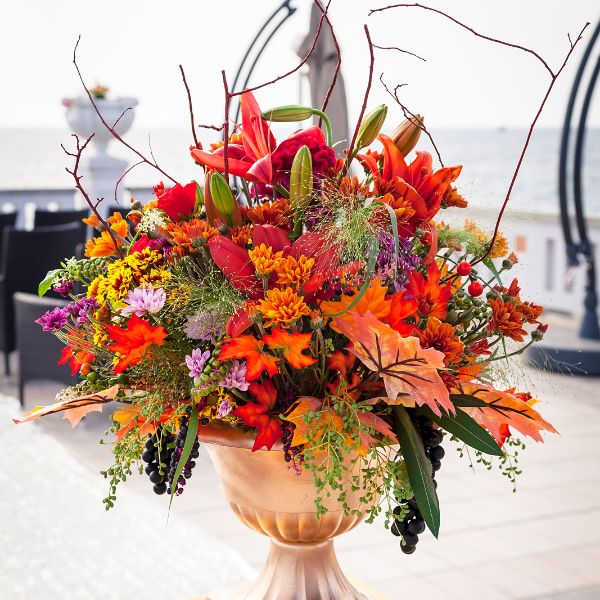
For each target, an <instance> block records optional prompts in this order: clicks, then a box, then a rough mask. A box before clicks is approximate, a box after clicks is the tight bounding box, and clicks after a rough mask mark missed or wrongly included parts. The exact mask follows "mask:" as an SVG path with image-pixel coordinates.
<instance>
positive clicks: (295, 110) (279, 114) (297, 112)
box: [260, 104, 313, 123]
mask: <svg viewBox="0 0 600 600" xmlns="http://www.w3.org/2000/svg"><path fill="white" fill-rule="evenodd" d="M260 116H261V117H262V118H263V119H264V120H265V121H273V123H290V122H291V123H294V122H297V121H306V119H310V118H311V117H312V116H313V109H312V108H311V107H310V106H298V105H296V104H288V105H286V106H278V107H277V108H271V109H270V110H266V111H265V112H264V113H262V114H261V115H260Z"/></svg>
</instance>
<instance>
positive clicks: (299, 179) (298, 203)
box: [290, 146, 313, 236]
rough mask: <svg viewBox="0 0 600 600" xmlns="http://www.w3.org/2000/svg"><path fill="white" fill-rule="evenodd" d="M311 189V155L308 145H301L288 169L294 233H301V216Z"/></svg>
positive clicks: (308, 200)
mask: <svg viewBox="0 0 600 600" xmlns="http://www.w3.org/2000/svg"><path fill="white" fill-rule="evenodd" d="M312 189H313V172H312V156H311V155H310V150H309V149H308V146H302V147H301V148H300V149H299V150H298V152H296V156H294V161H293V162H292V169H291V171H290V208H291V209H292V211H293V212H294V233H295V234H296V235H297V236H299V235H300V234H301V233H302V217H303V215H304V211H305V210H306V207H307V206H308V203H309V202H310V196H311V194H312Z"/></svg>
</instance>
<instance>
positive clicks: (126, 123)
mask: <svg viewBox="0 0 600 600" xmlns="http://www.w3.org/2000/svg"><path fill="white" fill-rule="evenodd" d="M94 102H95V103H96V106H97V107H98V110H99V111H100V114H101V115H102V117H103V119H104V120H105V121H106V122H107V123H108V124H109V125H110V126H111V127H112V126H113V125H114V124H115V123H116V125H115V126H114V129H115V131H116V132H117V133H118V134H119V135H124V134H125V133H126V132H127V131H129V129H130V127H131V125H132V123H133V119H134V117H135V112H134V110H133V109H134V107H135V106H137V103H138V101H137V99H136V98H117V99H109V98H104V99H102V98H98V99H95V100H94ZM63 104H64V106H65V107H66V109H67V112H66V116H67V121H68V123H69V126H70V127H71V129H72V130H73V131H74V132H75V133H76V134H77V135H78V136H79V137H81V138H88V137H89V136H90V135H92V134H94V138H93V140H92V143H93V144H94V147H95V148H96V152H97V153H98V154H106V149H107V146H108V143H109V142H110V141H111V140H112V139H113V135H112V134H111V133H110V131H108V129H107V128H106V127H105V126H104V125H103V124H102V121H101V120H100V117H99V116H98V114H97V113H96V110H95V108H94V107H93V106H92V103H91V102H90V99H89V98H88V97H87V96H78V97H77V98H65V99H64V100H63ZM129 108H130V109H131V110H127V109H129ZM123 111H126V112H125V113H124V114H123ZM121 115H123V116H122V117H121ZM119 117H121V118H120V119H119ZM117 120H118V122H117Z"/></svg>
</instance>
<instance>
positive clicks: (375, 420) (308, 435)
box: [284, 396, 398, 456]
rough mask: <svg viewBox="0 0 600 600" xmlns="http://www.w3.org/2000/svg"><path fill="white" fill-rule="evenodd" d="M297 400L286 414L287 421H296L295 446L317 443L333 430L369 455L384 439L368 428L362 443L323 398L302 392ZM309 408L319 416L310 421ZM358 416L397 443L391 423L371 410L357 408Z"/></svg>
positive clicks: (361, 451)
mask: <svg viewBox="0 0 600 600" xmlns="http://www.w3.org/2000/svg"><path fill="white" fill-rule="evenodd" d="M298 400H299V402H298V403H297V404H296V405H295V406H294V407H293V409H292V410H291V411H290V412H289V413H288V414H287V415H285V416H284V419H285V420H286V421H290V422H291V423H293V424H294V425H295V427H294V436H293V438H292V442H291V445H292V446H300V445H302V444H304V445H307V446H310V445H311V444H312V443H315V442H317V443H318V442H319V440H321V439H322V438H323V436H325V435H326V434H327V432H328V431H331V430H333V431H336V432H338V433H339V434H340V435H342V437H343V438H344V443H345V444H346V445H347V446H348V447H351V448H354V447H356V449H357V451H358V453H359V454H360V455H361V456H366V454H367V452H368V451H369V449H370V448H372V447H373V446H376V445H379V444H380V443H381V442H380V441H378V440H376V439H375V438H374V437H373V436H372V435H371V434H370V433H368V432H367V431H361V432H360V434H359V438H360V443H357V442H356V440H355V439H354V438H353V437H352V436H351V435H350V433H349V432H345V431H344V419H343V418H342V416H341V415H339V414H338V413H336V412H335V411H334V410H333V408H331V407H330V406H326V405H323V406H322V401H321V400H319V399H318V398H313V397H311V396H302V397H301V398H299V399H298ZM309 412H310V413H317V414H318V415H319V416H318V417H316V418H314V419H311V420H310V422H307V419H306V414H307V413H309ZM356 418H357V419H358V421H359V423H360V424H361V425H364V426H367V427H369V428H370V429H374V430H375V431H377V432H379V433H380V434H382V435H383V436H384V437H385V438H388V439H390V440H392V441H393V442H395V443H397V442H398V439H397V438H396V435H395V434H394V432H393V431H392V429H391V427H390V426H389V425H388V423H386V422H385V421H384V420H383V419H382V418H381V417H378V416H377V415H374V414H373V413H371V412H361V411H358V412H357V413H356Z"/></svg>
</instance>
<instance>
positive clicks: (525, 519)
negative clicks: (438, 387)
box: [0, 368, 600, 600]
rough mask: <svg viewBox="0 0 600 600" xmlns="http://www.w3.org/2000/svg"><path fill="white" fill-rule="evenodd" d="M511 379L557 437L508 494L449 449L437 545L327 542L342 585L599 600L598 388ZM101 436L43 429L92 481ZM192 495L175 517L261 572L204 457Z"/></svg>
mask: <svg viewBox="0 0 600 600" xmlns="http://www.w3.org/2000/svg"><path fill="white" fill-rule="evenodd" d="M1 377H2V376H0V378H1ZM519 379H520V380H521V386H520V387H522V388H532V389H533V391H534V392H535V395H536V396H537V397H540V398H542V399H543V401H542V403H541V404H540V407H541V409H542V410H543V413H544V416H545V417H546V418H547V419H548V420H550V421H551V422H552V423H553V424H554V425H555V426H556V428H557V429H558V430H559V431H560V433H561V435H560V436H546V443H545V444H543V445H542V444H536V443H535V442H531V443H529V444H528V447H527V449H526V452H525V453H524V454H523V456H522V457H521V460H520V465H521V466H522V467H523V471H524V473H523V475H522V476H521V477H520V478H519V481H518V490H517V493H516V494H513V493H512V487H511V485H510V484H509V482H508V481H507V480H505V478H503V477H502V476H500V474H499V473H498V472H497V471H496V470H495V471H494V472H487V471H486V470H485V469H483V468H481V467H479V466H478V465H476V472H475V474H473V473H472V472H471V471H470V469H469V466H468V461H467V459H466V458H463V459H461V458H459V457H458V455H457V453H456V452H455V451H454V450H453V449H452V448H447V456H446V458H445V459H444V461H443V465H442V469H441V471H440V472H439V473H438V480H439V494H440V502H441V506H442V528H441V533H440V539H439V540H437V541H436V540H434V539H433V538H432V537H431V536H430V535H428V534H427V535H423V536H422V540H421V542H420V543H419V547H418V549H417V551H416V552H415V553H414V554H413V555H411V556H404V555H403V554H402V553H401V552H400V549H399V548H398V542H397V541H396V539H395V538H393V537H392V536H391V534H390V533H389V532H387V531H386V530H385V529H383V527H381V526H377V525H372V526H368V525H362V526H360V527H358V528H357V529H356V530H354V531H352V532H350V533H348V534H346V535H344V536H342V537H340V538H339V539H338V540H337V542H336V546H337V550H338V557H339V560H340V563H341V564H342V567H343V568H344V569H345V571H346V572H347V573H350V574H351V575H352V576H354V577H355V578H357V579H358V580H361V581H364V582H365V583H366V584H368V585H369V586H372V587H373V588H375V589H377V590H378V591H380V592H382V593H385V594H387V595H388V596H389V597H390V598H392V599H394V600H396V599H401V598H406V597H410V596H412V597H414V598H418V599H419V600H428V599H430V598H431V599H434V598H435V599H436V600H437V599H439V598H444V599H447V600H453V599H457V598H462V599H463V600H471V599H473V600H475V599H477V600H479V599H485V600H495V599H498V600H501V599H509V598H511V599H512V598H527V599H537V600H542V599H544V600H551V599H552V600H591V599H592V598H593V599H600V568H599V564H600V468H599V462H600V444H599V443H598V441H597V440H598V437H599V436H598V428H599V425H600V380H598V379H587V378H585V377H573V376H557V375H551V374H547V373H542V372H539V371H534V370H531V369H527V368H524V369H523V372H522V373H520V374H519ZM54 389H55V388H54V387H53V386H51V385H44V384H41V385H31V386H30V387H29V388H28V391H27V406H28V407H32V406H33V405H34V404H39V403H45V402H49V401H51V399H52V394H53V390H54ZM0 393H4V394H7V395H11V394H14V393H15V390H14V381H13V380H11V379H9V380H6V379H4V381H3V382H2V383H0ZM105 425H106V420H105V417H103V416H102V415H100V414H96V413H92V414H91V415H90V416H89V418H88V419H87V421H86V422H85V423H84V424H82V425H81V426H80V427H78V428H77V429H76V430H75V431H72V430H71V428H70V427H69V426H68V424H66V422H65V421H62V420H60V419H58V418H50V419H48V420H46V421H45V423H44V425H43V427H44V428H45V430H46V431H48V432H50V433H51V434H52V435H54V436H55V437H56V438H57V439H59V440H60V441H61V442H62V443H63V444H64V445H65V446H67V447H69V448H70V449H72V450H73V452H76V455H77V457H78V458H79V459H80V461H81V462H82V463H84V464H85V465H87V466H88V467H89V468H90V469H92V470H95V471H97V470H99V469H100V468H104V467H106V465H107V463H108V458H109V457H108V456H107V454H106V453H107V449H106V448H104V447H102V446H100V445H98V443H97V439H98V437H99V435H100V433H101V432H102V430H103V428H104V427H105ZM191 483H192V484H193V485H192V486H191V488H189V489H188V490H187V492H186V494H184V495H183V496H182V497H181V498H179V499H178V501H177V503H176V506H175V511H178V512H179V513H180V514H181V516H182V517H185V518H186V519H189V521H190V522H193V523H194V524H196V525H199V526H201V527H203V528H204V529H205V530H208V531H210V532H212V533H214V534H216V535H217V536H218V537H219V538H220V539H221V540H222V541H223V542H225V543H226V544H229V545H231V546H234V547H235V548H236V549H237V550H238V551H239V552H241V554H242V555H243V556H244V557H245V558H246V560H247V561H248V563H250V564H251V565H252V566H255V567H260V565H261V564H262V562H263V560H264V558H265V556H266V553H267V549H268V543H267V540H266V539H265V538H263V537H262V536H260V535H258V534H254V533H253V532H251V531H249V530H247V529H246V528H245V527H244V526H242V525H241V524H240V523H239V522H238V521H237V520H236V518H235V517H234V516H233V514H232V513H231V512H230V511H229V509H228V507H227V506H226V504H225V502H224V500H223V498H222V496H221V494H220V490H219V488H218V483H217V480H216V476H215V473H214V471H213V469H212V466H211V465H210V461H209V460H208V457H207V455H206V454H205V453H203V454H202V455H201V458H200V461H199V464H198V466H197V467H196V469H195V471H194V476H193V478H192V481H191ZM128 485H129V486H130V488H133V489H134V491H135V492H139V493H144V494H146V496H147V501H148V502H152V503H155V504H156V505H157V506H159V505H160V504H163V503H164V498H162V497H155V496H154V495H153V494H152V493H151V491H150V484H149V482H148V481H147V480H145V479H144V478H141V477H140V478H136V479H134V480H133V481H131V482H130V484H128ZM98 507H99V510H102V508H101V505H100V499H99V500H98ZM165 510H166V507H165Z"/></svg>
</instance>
